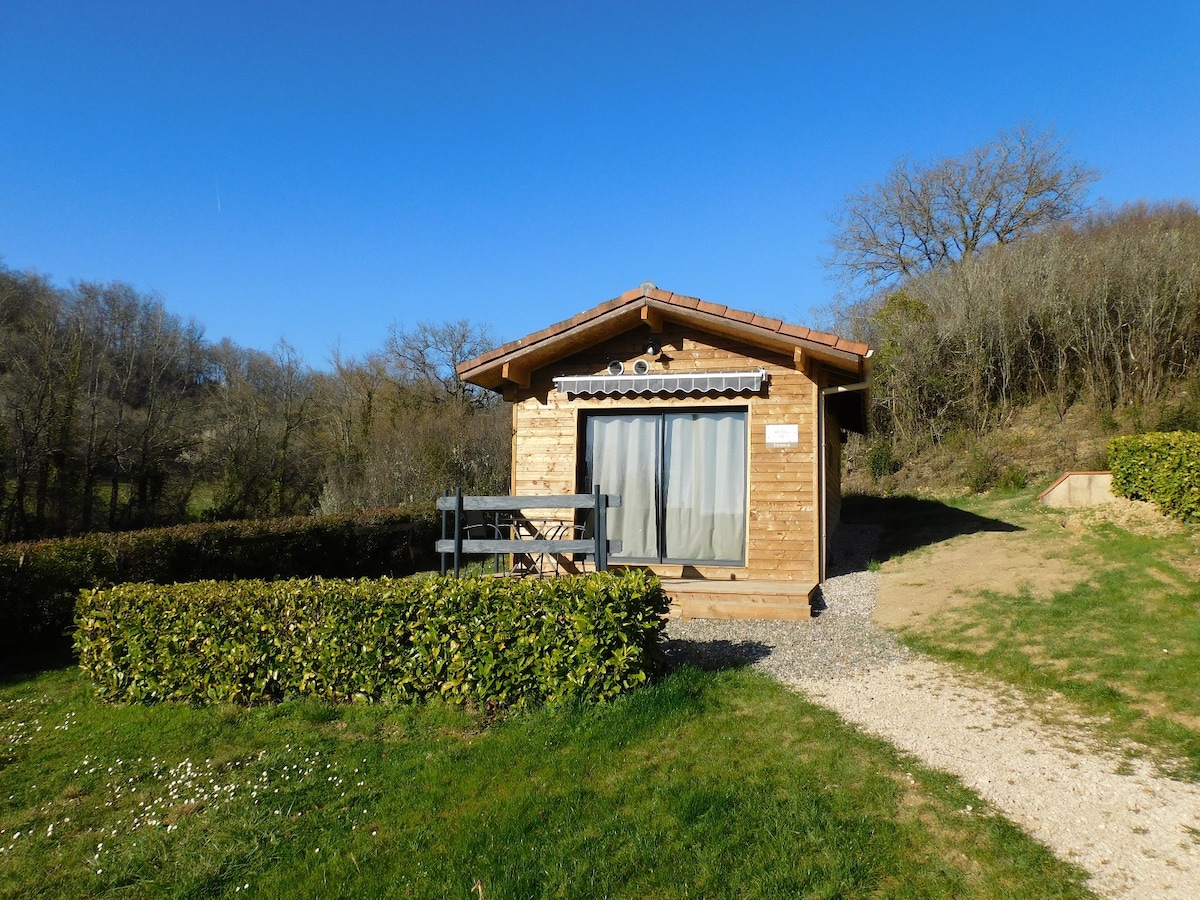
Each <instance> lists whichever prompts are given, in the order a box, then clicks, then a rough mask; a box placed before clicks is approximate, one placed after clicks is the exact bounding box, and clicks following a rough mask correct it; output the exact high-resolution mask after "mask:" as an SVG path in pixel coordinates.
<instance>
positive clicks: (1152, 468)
mask: <svg viewBox="0 0 1200 900" xmlns="http://www.w3.org/2000/svg"><path fill="white" fill-rule="evenodd" d="M1108 464H1109V468H1110V469H1112V474H1113V490H1114V491H1115V492H1116V493H1118V494H1120V495H1121V496H1123V497H1129V498H1130V499H1132V500H1151V501H1153V502H1154V503H1155V505H1157V506H1158V508H1159V509H1160V510H1162V511H1163V513H1164V514H1166V515H1168V516H1173V517H1175V518H1176V519H1182V520H1183V521H1184V522H1200V433H1197V432H1194V431H1171V432H1162V433H1157V434H1136V435H1131V436H1129V437H1116V438H1113V439H1112V440H1111V441H1109V443H1108Z"/></svg>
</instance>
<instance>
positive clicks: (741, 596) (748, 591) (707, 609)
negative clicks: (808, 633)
mask: <svg viewBox="0 0 1200 900" xmlns="http://www.w3.org/2000/svg"><path fill="white" fill-rule="evenodd" d="M662 584H663V588H664V590H666V592H667V596H668V597H669V598H670V599H671V615H672V616H673V617H678V618H682V619H773V620H797V619H810V618H812V608H811V606H810V605H809V600H810V598H811V597H812V594H813V592H814V591H815V590H816V587H817V586H816V585H815V584H805V583H803V582H794V581H707V580H691V579H688V580H682V579H681V580H676V579H667V578H664V579H663V582H662Z"/></svg>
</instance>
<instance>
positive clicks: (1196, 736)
mask: <svg viewBox="0 0 1200 900" xmlns="http://www.w3.org/2000/svg"><path fill="white" fill-rule="evenodd" d="M855 515H856V516H857V517H858V518H859V519H860V520H868V519H871V518H874V519H875V520H877V521H880V522H881V523H882V524H884V526H885V536H884V542H883V553H882V555H883V556H884V557H890V558H897V557H901V556H904V555H905V554H909V553H916V554H920V553H922V549H921V546H922V545H923V544H924V545H926V546H929V544H930V543H931V542H933V543H935V542H937V541H941V540H956V539H962V538H956V537H954V536H953V532H954V531H955V528H956V523H957V524H958V525H963V524H967V525H970V526H971V528H974V527H975V526H974V525H973V524H972V523H970V522H969V521H968V517H979V518H981V519H983V520H986V521H987V522H988V523H990V524H988V525H987V526H986V527H984V528H982V529H980V530H982V531H994V532H1000V531H1002V530H1003V528H1002V526H1005V525H1007V526H1011V527H1014V528H1018V529H1022V530H1025V531H1028V532H1030V533H1031V534H1033V535H1034V536H1036V539H1037V544H1038V551H1039V553H1041V554H1043V555H1044V556H1045V557H1047V558H1054V557H1056V556H1057V557H1061V558H1070V559H1072V560H1073V561H1078V562H1079V563H1082V564H1083V567H1084V568H1085V569H1086V572H1085V573H1084V574H1083V575H1082V577H1081V578H1080V580H1078V582H1077V583H1075V584H1074V585H1072V586H1070V587H1068V588H1066V589H1063V590H1058V591H1055V592H1053V593H1052V594H1051V595H1050V596H1038V597H1035V596H1032V595H1031V593H1030V592H1029V590H1028V589H1022V588H1021V587H1020V586H1017V585H1014V586H1012V588H1011V589H1005V590H986V591H979V592H978V593H976V594H975V595H974V596H971V597H969V598H966V599H967V601H968V602H964V603H956V604H953V605H951V606H948V607H946V608H945V609H943V610H941V611H940V612H938V613H937V614H935V615H933V616H932V617H931V618H930V619H929V620H927V621H925V622H923V623H922V624H920V625H919V626H917V627H911V628H906V629H903V630H902V631H901V635H902V637H903V639H904V640H905V641H906V642H908V643H909V644H910V645H912V646H914V647H915V648H917V649H919V650H921V651H923V652H926V653H929V654H931V655H934V656H937V657H940V658H943V659H947V660H951V661H953V662H955V663H958V664H961V665H964V666H966V667H968V668H970V669H973V670H976V671H979V672H983V673H986V674H988V675H991V676H994V677H998V678H1000V679H1002V680H1004V681H1006V682H1008V683H1010V684H1013V685H1015V686H1017V687H1020V688H1022V689H1025V690H1030V691H1033V692H1035V693H1038V692H1042V693H1044V692H1046V691H1050V690H1053V691H1058V692H1060V693H1062V694H1064V695H1066V696H1067V697H1069V698H1071V699H1072V700H1074V701H1076V702H1078V703H1080V704H1082V705H1083V707H1084V708H1085V709H1086V710H1087V711H1088V712H1090V713H1091V714H1093V715H1095V716H1097V717H1098V718H1099V719H1100V720H1101V722H1105V723H1106V727H1107V730H1108V731H1109V733H1110V734H1111V735H1112V736H1113V737H1117V738H1134V739H1137V740H1140V741H1143V742H1146V743H1149V744H1151V745H1152V746H1156V747H1159V748H1161V749H1162V750H1164V751H1166V753H1168V754H1169V755H1171V756H1173V757H1176V758H1178V759H1181V760H1182V766H1174V767H1173V768H1174V771H1175V774H1178V775H1182V776H1184V777H1188V778H1191V779H1200V691H1197V689H1196V686H1197V685H1198V684H1200V529H1198V528H1195V527H1193V528H1190V529H1174V530H1173V531H1171V532H1169V533H1156V532H1155V531H1154V530H1153V529H1151V530H1146V529H1141V528H1138V527H1135V526H1134V524H1131V523H1125V524H1124V525H1122V524H1120V520H1119V519H1118V520H1117V521H1115V522H1113V521H1105V520H1104V517H1103V516H1102V515H1096V516H1092V517H1089V514H1087V513H1083V514H1081V515H1079V514H1077V515H1079V518H1078V519H1077V520H1075V522H1073V523H1072V524H1073V527H1071V528H1064V527H1063V526H1064V520H1065V517H1067V516H1069V515H1071V514H1069V513H1066V512H1064V511H1062V510H1051V509H1046V508H1044V507H1041V506H1040V505H1038V504H1037V502H1036V497H1035V492H1034V491H1032V490H1029V491H1023V492H1021V493H1019V494H1016V495H1014V494H1003V493H997V494H995V495H992V496H989V497H970V498H963V499H961V500H956V501H947V502H946V503H945V504H942V503H934V502H931V501H928V500H922V501H916V500H911V499H907V500H906V499H900V500H897V501H894V502H892V501H888V500H874V501H864V502H862V503H861V505H860V506H859V508H857V509H856V510H855ZM969 530H970V529H969V528H968V529H964V532H968V531H969ZM922 535H925V537H922ZM1028 562H1029V565H1030V566H1036V565H1038V564H1039V563H1038V559H1037V558H1033V557H1031V558H1030V559H1029V561H1028ZM887 571H888V567H887V564H886V563H885V564H884V566H883V572H884V573H885V576H886V573H887ZM931 577H936V573H931Z"/></svg>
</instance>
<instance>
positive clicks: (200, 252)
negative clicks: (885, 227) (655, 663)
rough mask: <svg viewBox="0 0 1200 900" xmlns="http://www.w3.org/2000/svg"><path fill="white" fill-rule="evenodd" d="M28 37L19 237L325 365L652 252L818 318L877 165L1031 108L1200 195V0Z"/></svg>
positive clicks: (88, 27)
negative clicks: (860, 196) (840, 220)
mask: <svg viewBox="0 0 1200 900" xmlns="http://www.w3.org/2000/svg"><path fill="white" fill-rule="evenodd" d="M0 48H2V49H0V121H2V122H3V123H4V133H3V136H2V137H0V261H2V262H3V264H4V265H6V266H7V267H9V268H10V269H17V270H25V269H34V270H37V271H40V272H42V273H44V274H46V275H48V276H50V277H51V278H52V279H53V280H54V281H55V282H56V283H58V284H62V285H66V284H69V283H70V282H72V281H76V280H93V281H108V280H123V281H127V282H129V283H131V284H133V285H134V286H135V287H137V288H138V289H139V290H142V291H157V292H159V293H160V294H161V295H162V296H163V298H164V299H165V301H166V304H167V306H168V308H169V309H171V310H172V311H173V312H175V313H177V314H179V315H180V316H182V317H184V318H195V319H196V320H198V321H199V322H201V323H203V324H204V325H205V326H206V328H207V335H208V337H209V338H210V339H213V340H218V339H220V338H222V337H230V338H232V339H233V340H234V341H236V342H237V343H239V344H242V345H244V346H249V347H257V348H261V349H268V348H270V347H271V346H272V345H273V344H275V343H276V342H277V341H278V340H279V339H280V338H281V337H286V339H287V340H288V341H289V342H291V343H292V344H293V345H295V346H296V347H297V348H298V349H299V350H300V351H301V352H302V353H303V354H304V356H305V358H306V360H307V361H308V362H309V363H310V364H313V365H317V366H322V365H324V363H325V360H326V359H327V358H328V356H329V353H330V350H331V349H332V348H333V347H334V346H335V345H337V346H340V348H341V351H342V352H343V353H344V354H346V355H349V356H360V355H362V354H365V353H367V352H369V351H371V350H374V349H377V348H379V347H380V346H381V344H382V342H383V339H384V336H385V334H386V332H387V328H388V326H389V325H390V324H391V323H393V322H397V323H399V324H401V325H412V324H415V323H416V322H418V321H423V320H429V321H440V320H444V319H458V318H468V319H471V320H473V321H478V322H486V323H490V324H491V325H492V326H493V328H494V330H495V332H496V335H497V337H499V338H501V339H511V338H515V337H520V336H521V335H523V334H526V333H528V332H530V331H533V330H536V329H539V328H542V327H544V326H546V325H548V324H550V323H552V322H556V321H559V320H560V319H563V318H566V317H568V316H570V315H572V314H574V313H575V312H578V311H580V310H582V309H585V308H588V307H590V306H593V305H595V304H597V303H600V302H602V301H604V300H606V299H608V298H610V297H613V296H616V295H617V294H619V293H621V292H622V291H624V290H627V289H628V288H631V287H635V286H637V285H638V284H640V283H641V282H642V281H645V280H647V279H649V280H653V281H655V282H656V283H657V284H658V285H659V287H661V288H664V289H666V290H672V291H676V292H678V293H685V294H691V295H694V296H699V297H703V298H704V299H706V300H711V301H714V302H718V303H725V304H728V305H730V306H736V307H740V308H745V309H752V310H756V311H761V312H765V313H770V314H773V315H779V316H783V317H785V318H787V319H789V320H791V321H795V322H798V323H801V324H811V323H812V320H813V319H814V317H815V312H814V310H815V309H816V308H819V307H821V306H823V305H825V304H827V303H828V302H829V301H830V299H831V298H832V297H833V294H834V292H835V291H836V288H837V285H836V284H835V283H834V282H832V281H831V280H829V278H828V276H827V272H826V270H825V269H824V267H823V266H822V265H821V259H822V258H823V257H824V256H825V255H826V254H827V253H828V248H827V245H826V244H825V241H826V238H827V237H828V235H829V231H830V225H829V216H830V215H832V214H834V213H836V211H837V210H838V208H839V207H840V205H841V203H842V201H843V199H844V197H845V196H846V194H848V193H849V192H851V191H853V190H855V189H856V188H859V187H862V186H865V185H868V184H871V183H873V182H875V181H877V180H879V179H881V178H882V177H883V176H884V175H885V174H886V171H887V169H888V167H889V165H890V163H891V162H892V161H893V160H895V159H896V158H898V157H900V156H903V155H909V156H911V157H913V158H915V159H917V160H924V159H932V158H935V157H938V156H945V155H953V154H957V153H961V152H963V151H965V150H967V149H968V148H970V147H972V146H974V145H976V144H978V143H981V142H982V141H985V140H987V139H988V138H990V137H992V136H993V135H995V133H996V132H997V131H998V130H1000V129H1001V128H1006V127H1011V126H1014V125H1017V124H1021V123H1028V124H1032V125H1034V126H1035V127H1039V128H1044V127H1048V126H1053V127H1054V128H1056V130H1057V131H1058V133H1059V134H1060V136H1062V137H1066V138H1067V139H1068V140H1069V142H1070V147H1071V149H1072V151H1073V152H1074V154H1075V155H1076V156H1077V157H1079V158H1080V159H1081V160H1083V161H1084V162H1085V163H1087V164H1089V165H1091V166H1095V167H1097V168H1098V169H1100V170H1101V171H1102V173H1103V177H1102V179H1101V180H1100V181H1099V182H1098V183H1097V184H1096V185H1095V187H1094V188H1093V190H1092V194H1091V196H1092V198H1093V199H1100V198H1103V199H1106V200H1108V201H1111V202H1114V203H1120V202H1123V201H1127V200H1137V199H1149V200H1161V199H1190V200H1197V199H1200V62H1198V61H1197V60H1198V57H1200V54H1198V50H1197V48H1200V4H1197V3H1194V2H1149V3H1141V4H1130V3H1127V2H1061V3H1056V2H1045V0H1042V2H1025V0H1016V2H1006V3H994V4H951V3H921V2H910V3H906V4H895V3H874V2H860V3H855V2H852V0H846V2H842V3H828V2H822V3H809V2H792V3H753V2H743V3H739V4H733V3H728V4H718V3H706V2H703V0H691V2H680V3H675V2H661V3H656V2H653V0H642V2H624V0H606V2H579V3H571V2H565V0H560V2H541V3H528V2H520V0H516V2H506V3H500V2H494V3H493V2H484V0H475V2H461V0H440V2H427V3H408V2H395V3H384V2H372V3H364V2H353V0H343V2H338V3H332V2H330V3H319V2H286V3H285V2H253V0H251V2H247V0H240V2H217V0H205V2H191V0H172V2H167V3H164V2H162V0H156V2H121V0H109V2H99V0H97V2H82V0H76V2H67V0H33V2H29V0H5V2H4V4H3V7H2V8H0Z"/></svg>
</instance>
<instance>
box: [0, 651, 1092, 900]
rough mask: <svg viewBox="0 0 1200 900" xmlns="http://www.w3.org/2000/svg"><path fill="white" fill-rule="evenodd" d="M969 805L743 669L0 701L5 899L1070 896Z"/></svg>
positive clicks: (71, 684)
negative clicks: (285, 694)
mask: <svg viewBox="0 0 1200 900" xmlns="http://www.w3.org/2000/svg"><path fill="white" fill-rule="evenodd" d="M1082 879H1083V875H1082V873H1081V872H1080V871H1078V870H1076V869H1074V868H1072V867H1070V866H1068V865H1066V864H1064V863H1061V862H1059V861H1057V860H1055V859H1054V858H1053V857H1052V856H1051V854H1050V853H1049V852H1048V851H1047V850H1045V849H1044V848H1042V847H1041V846H1040V845H1038V844H1036V843H1034V842H1033V841H1032V840H1030V839H1029V838H1027V837H1026V836H1024V835H1023V834H1022V833H1021V832H1020V831H1018V830H1017V829H1016V828H1015V827H1013V826H1012V825H1010V824H1008V823H1007V822H1006V821H1005V820H1004V819H1002V818H1000V817H999V816H997V815H993V814H992V813H991V812H990V811H989V809H988V808H987V806H986V805H985V804H984V803H983V802H981V801H980V800H979V798H978V797H977V796H975V795H973V794H971V793H969V792H968V791H966V790H964V789H963V788H962V787H961V786H959V785H957V783H956V782H954V781H952V780H951V779H948V778H946V777H943V776H940V775H936V774H933V773H930V772H928V771H926V770H924V769H921V768H920V767H918V766H917V765H915V764H914V763H913V762H912V761H910V760H906V759H904V758H903V757H900V756H899V755H898V754H897V753H896V752H895V751H894V750H892V749H891V748H890V747H888V746H887V745H886V744H883V743H881V742H879V741H876V740H873V739H869V738H866V737H863V736H861V735H859V734H857V733H856V732H854V731H853V730H851V729H850V728H848V727H846V726H845V725H844V724H842V723H841V722H840V721H839V720H838V719H837V718H836V717H835V716H833V715H832V714H831V713H828V712H826V711H824V710H821V709H820V708H818V707H815V706H812V705H810V704H808V703H806V702H805V701H804V700H803V699H801V698H800V697H798V696H796V695H793V694H791V693H789V692H787V691H786V690H784V689H783V688H781V687H779V686H778V685H776V684H775V683H774V682H772V681H770V680H768V679H766V678H765V677H763V676H760V675H758V674H756V673H754V672H752V671H749V670H733V671H726V672H719V673H708V672H700V671H697V670H693V669H685V670H683V671H681V672H678V673H676V674H675V675H673V676H672V677H670V678H668V679H666V680H665V681H664V682H662V683H660V684H657V685H655V686H653V687H650V688H647V689H644V690H641V691H638V692H635V693H634V694H633V695H630V696H627V697H625V698H623V699H622V700H620V701H618V702H616V703H613V704H610V705H608V706H605V707H598V708H590V709H579V710H573V711H560V712H557V713H549V712H537V713H532V714H529V715H525V716H520V717H513V718H511V719H509V720H506V721H501V722H492V723H488V722H485V721H483V720H481V719H479V718H478V717H476V716H474V715H472V714H470V713H468V712H464V711H462V710H458V709H452V708H446V707H442V706H439V705H436V704H435V705H428V706H421V707H414V708H410V709H401V710H386V709H381V708H368V707H354V706H345V707H334V706H324V705H318V704H308V703H305V704H299V703H289V704H283V705H281V706H275V707H262V708H256V709H250V710H242V709H234V708H222V707H218V708H207V709H192V708H186V707H174V706H155V707H123V708H121V707H105V706H103V705H101V704H98V703H97V702H96V701H95V700H94V699H92V696H91V693H90V688H89V686H88V685H87V684H86V682H85V681H84V679H83V677H82V676H81V675H80V674H79V673H78V672H77V671H75V670H62V671H56V672H49V673H45V674H42V675H38V676H35V677H31V678H28V679H26V680H23V681H18V682H12V683H9V684H5V685H0V897H26V896H39V897H81V896H89V897H147V896H168V897H235V896H236V897H241V896H244V895H246V894H249V895H250V896H261V897H289V898H291V897H316V896H322V897H326V896H338V897H438V898H441V897H462V898H476V897H481V898H485V900H499V898H514V900H529V898H536V897H589V898H590V897H630V898H651V897H704V898H710V897H764V898H766V897H769V898H780V897H800V896H804V897H1032V896H1036V897H1084V896H1090V895H1089V894H1088V893H1087V892H1086V891H1085V890H1084V888H1083V887H1082V883H1083V881H1082Z"/></svg>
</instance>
